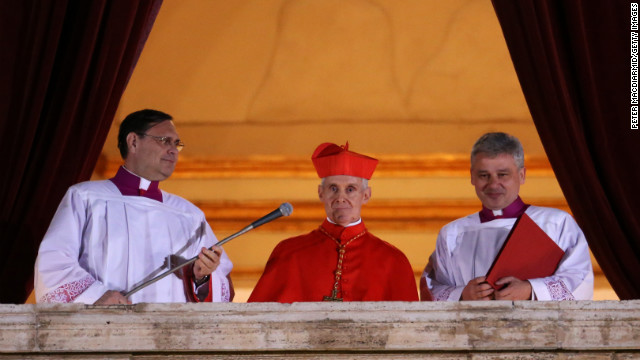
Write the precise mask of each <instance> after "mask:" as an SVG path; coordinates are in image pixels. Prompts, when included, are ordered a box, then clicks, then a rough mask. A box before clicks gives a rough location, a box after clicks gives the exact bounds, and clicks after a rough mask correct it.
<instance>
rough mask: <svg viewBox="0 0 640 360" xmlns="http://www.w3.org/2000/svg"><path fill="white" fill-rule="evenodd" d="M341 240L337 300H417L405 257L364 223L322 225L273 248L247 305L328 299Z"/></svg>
mask: <svg viewBox="0 0 640 360" xmlns="http://www.w3.org/2000/svg"><path fill="white" fill-rule="evenodd" d="M335 239H337V240H339V241H340V243H341V244H343V245H345V244H346V246H344V253H343V257H342V264H341V268H342V269H341V277H340V281H339V282H338V286H337V290H338V292H337V296H338V297H339V298H341V299H343V300H344V301H417V300H418V292H417V288H416V282H415V278H414V274H413V270H412V269H411V265H410V264H409V261H408V260H407V257H406V256H405V255H404V254H403V253H402V252H401V251H400V250H398V249H397V248H396V247H394V246H393V245H391V244H389V243H387V242H385V241H383V240H380V239H379V238H377V237H375V236H373V235H372V234H371V233H369V232H368V231H367V230H366V228H365V226H364V223H360V224H358V225H355V226H350V227H347V228H345V227H342V226H339V225H334V224H331V223H330V222H328V221H327V220H325V221H324V223H323V224H322V226H321V228H319V229H316V230H314V231H312V232H310V233H309V234H306V235H301V236H297V237H293V238H289V239H287V240H284V241H282V242H280V243H279V244H278V246H276V247H275V249H274V250H273V252H272V253H271V256H270V257H269V260H268V261H267V265H266V266H265V269H264V273H263V274H262V276H261V277H260V280H259V281H258V284H257V285H256V287H255V288H254V289H253V292H252V293H251V296H250V297H249V300H248V302H283V303H291V302H299V301H323V298H324V297H325V296H330V295H332V290H334V285H335V282H336V275H335V273H336V269H338V258H339V251H338V250H339V245H338V244H337V242H336V240H335Z"/></svg>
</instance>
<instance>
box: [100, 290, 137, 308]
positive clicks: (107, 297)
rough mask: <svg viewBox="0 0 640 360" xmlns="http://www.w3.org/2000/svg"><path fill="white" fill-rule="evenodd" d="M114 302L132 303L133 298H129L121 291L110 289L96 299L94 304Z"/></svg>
mask: <svg viewBox="0 0 640 360" xmlns="http://www.w3.org/2000/svg"><path fill="white" fill-rule="evenodd" d="M114 304H126V305H131V300H129V299H127V298H126V297H124V295H122V294H121V293H120V292H119V291H115V290H109V291H107V292H106V293H104V294H103V295H102V296H101V297H100V299H98V300H96V302H94V303H93V305H114Z"/></svg>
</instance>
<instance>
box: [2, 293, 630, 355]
mask: <svg viewBox="0 0 640 360" xmlns="http://www.w3.org/2000/svg"><path fill="white" fill-rule="evenodd" d="M285 356H286V357H287V358H292V359H316V358H331V359H424V358H430V359H442V360H444V359H448V360H453V359H640V301H583V302H529V301H518V302H509V301H493V302H460V303H436V302H432V303H429V302H426V303H420V302H414V303H406V302H362V303H355V302H354V303H295V304H275V303H262V304H245V303H232V304H137V305H127V306H125V305H121V306H117V305H114V306H89V305H81V304H38V305H0V358H11V359H23V358H30V359H60V358H77V359H80V358H82V359H86V358H91V359H98V358H99V359H104V358H117V359H168V358H172V359H176V358H178V359H222V358H226V359H244V358H249V359H274V358H280V357H285Z"/></svg>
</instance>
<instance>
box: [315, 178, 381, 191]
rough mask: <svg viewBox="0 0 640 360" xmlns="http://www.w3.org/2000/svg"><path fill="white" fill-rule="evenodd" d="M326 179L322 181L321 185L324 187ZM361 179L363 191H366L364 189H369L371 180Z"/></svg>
mask: <svg viewBox="0 0 640 360" xmlns="http://www.w3.org/2000/svg"><path fill="white" fill-rule="evenodd" d="M324 179H326V178H322V179H320V185H324ZM360 179H362V189H363V190H364V189H366V188H368V187H369V180H368V179H365V178H360Z"/></svg>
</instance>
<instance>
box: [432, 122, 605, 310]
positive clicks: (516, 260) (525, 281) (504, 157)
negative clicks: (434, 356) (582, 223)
mask: <svg viewBox="0 0 640 360" xmlns="http://www.w3.org/2000/svg"><path fill="white" fill-rule="evenodd" d="M525 175H526V169H525V167H524V151H523V149H522V145H521V144H520V141H519V140H518V139H517V138H516V137H514V136H511V135H508V134H505V133H488V134H485V135H483V136H482V137H480V139H478V141H477V142H476V143H475V145H474V146H473V149H472V151H471V184H473V185H474V186H475V190H476V194H477V196H478V198H479V199H480V201H481V202H482V210H481V211H480V212H478V213H475V214H472V215H469V216H466V217H463V218H460V219H457V220H455V221H453V222H451V223H449V224H447V225H445V226H444V227H443V228H442V230H441V231H440V233H439V235H438V239H437V242H436V250H435V251H434V252H433V254H431V256H430V258H429V263H428V264H427V266H426V268H425V270H424V273H423V275H422V281H421V292H425V293H426V292H427V291H429V292H431V294H432V296H433V299H434V300H440V301H447V300H448V301H458V300H492V299H496V300H591V299H592V298H593V270H592V267H591V257H590V255H589V247H588V245H587V242H586V239H585V237H584V234H583V233H582V230H580V228H579V227H578V225H577V224H576V222H575V221H574V220H573V218H572V217H571V216H570V215H569V214H567V213H566V212H564V211H561V210H557V209H552V208H544V207H538V206H531V205H528V204H525V203H524V202H523V201H522V199H520V197H519V195H518V193H519V191H520V185H522V184H524V182H525ZM523 217H526V221H524V220H523V221H518V223H521V224H519V225H514V224H516V220H518V219H520V218H523ZM525 224H526V225H525ZM520 225H522V227H521V228H520V229H518V230H520V231H515V230H516V229H515V228H517V227H519V226H520ZM525 226H527V228H526V229H527V230H524V231H523V229H524V227H525ZM512 228H513V229H514V231H513V232H512ZM534 228H535V230H538V231H537V232H534V231H532V230H531V229H534ZM540 234H542V235H540ZM510 235H512V237H511V238H510V239H509V242H510V243H509V245H513V244H512V241H513V242H516V241H519V244H520V248H521V249H520V252H519V253H513V252H508V251H505V252H503V253H501V251H502V250H503V247H504V249H505V250H507V247H506V246H505V242H506V240H507V238H508V237H509V236H510ZM523 242H524V245H525V246H524V249H525V251H522V244H523ZM527 247H528V249H529V250H530V251H526V250H527ZM546 252H548V255H549V256H548V257H547V256H545V255H546V254H547V253H546ZM552 253H553V254H552ZM514 254H515V255H514ZM498 255H501V256H502V257H501V258H500V260H501V262H500V263H498V262H497V261H496V258H497V257H498ZM534 255H535V256H537V257H536V259H537V260H532V259H533V258H534V257H535V256H534ZM553 255H555V256H557V258H556V259H555V260H552V258H553ZM541 258H542V259H543V260H540V259H541ZM547 258H549V260H547ZM558 259H559V260H558ZM494 262H495V263H496V266H500V267H501V270H503V271H504V269H514V266H515V268H517V267H518V266H519V267H520V268H521V269H524V270H522V271H521V270H507V273H506V274H508V275H504V276H501V277H500V278H499V279H497V280H496V281H495V282H494V281H490V282H491V283H493V285H494V286H492V285H490V284H489V282H487V273H488V272H489V270H490V269H491V270H492V271H493V270H494V269H492V265H493V264H494ZM504 264H507V265H504ZM525 270H526V271H525ZM531 270H534V271H533V272H534V273H538V274H545V275H543V276H538V277H534V278H529V277H527V276H526V275H523V274H528V273H531ZM510 271H513V273H511V272H510Z"/></svg>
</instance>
